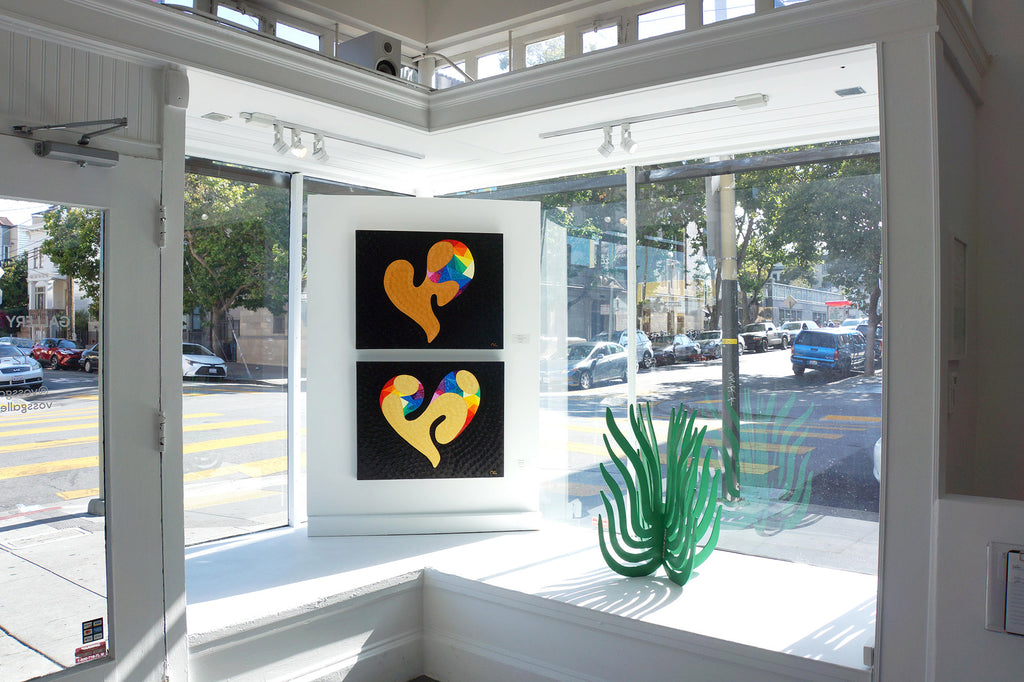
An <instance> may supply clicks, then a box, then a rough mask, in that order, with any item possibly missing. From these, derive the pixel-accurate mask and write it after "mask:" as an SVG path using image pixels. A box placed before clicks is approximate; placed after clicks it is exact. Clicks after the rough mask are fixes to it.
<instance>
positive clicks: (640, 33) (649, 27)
mask: <svg viewBox="0 0 1024 682" xmlns="http://www.w3.org/2000/svg"><path fill="white" fill-rule="evenodd" d="M636 28H637V38H639V39H640V40H643V39H645V38H653V37H654V36H660V35H664V34H666V33H674V32H676V31H682V30H684V29H685V28H686V5H673V6H672V7H666V8H665V9H659V10H656V11H654V12H646V13H645V14H641V15H640V16H639V17H637V27H636Z"/></svg>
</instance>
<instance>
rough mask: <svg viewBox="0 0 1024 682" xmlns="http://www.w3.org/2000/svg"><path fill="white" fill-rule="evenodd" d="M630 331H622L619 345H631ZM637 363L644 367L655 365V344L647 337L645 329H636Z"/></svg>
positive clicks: (624, 346) (648, 367)
mask: <svg viewBox="0 0 1024 682" xmlns="http://www.w3.org/2000/svg"><path fill="white" fill-rule="evenodd" d="M628 344H629V332H622V333H621V334H620V335H619V345H620V346H622V347H623V348H628V347H629V345H628ZM636 364H638V365H639V366H640V367H642V368H644V369H650V368H651V367H654V344H652V343H651V340H650V339H649V338H647V334H644V333H643V331H641V330H639V329H637V330H636Z"/></svg>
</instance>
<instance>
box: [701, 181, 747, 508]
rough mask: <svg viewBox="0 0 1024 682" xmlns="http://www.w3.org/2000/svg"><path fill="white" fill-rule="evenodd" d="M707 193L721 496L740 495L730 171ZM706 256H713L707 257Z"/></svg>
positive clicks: (733, 199)
mask: <svg viewBox="0 0 1024 682" xmlns="http://www.w3.org/2000/svg"><path fill="white" fill-rule="evenodd" d="M705 190H706V194H707V230H708V246H709V250H710V252H711V254H713V258H714V260H713V261H712V263H711V265H712V269H714V261H717V262H718V267H719V268H720V269H721V284H720V289H719V292H718V293H719V298H718V299H717V300H718V312H719V315H720V317H721V329H722V468H723V470H724V472H723V477H722V497H724V498H725V499H726V500H731V501H734V500H738V499H739V497H740V469H739V454H740V430H739V416H740V362H739V340H738V331H739V329H738V327H739V320H738V319H737V318H736V300H737V295H738V282H737V275H738V272H737V268H736V196H735V185H734V178H733V176H732V175H731V174H727V175H716V176H712V177H709V178H708V179H707V180H706V182H705ZM709 260H712V259H711V258H709Z"/></svg>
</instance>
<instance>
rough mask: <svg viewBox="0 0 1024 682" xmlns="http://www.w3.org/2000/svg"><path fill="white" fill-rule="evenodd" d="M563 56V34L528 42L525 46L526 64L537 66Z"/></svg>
mask: <svg viewBox="0 0 1024 682" xmlns="http://www.w3.org/2000/svg"><path fill="white" fill-rule="evenodd" d="M564 57H565V35H564V34H559V35H557V36H554V37H553V38H548V39H547V40H541V41H538V42H536V43H530V44H529V45H527V46H526V66H527V68H529V67H531V66H537V65H538V64H546V63H547V62H553V61H557V60H559V59H563V58H564Z"/></svg>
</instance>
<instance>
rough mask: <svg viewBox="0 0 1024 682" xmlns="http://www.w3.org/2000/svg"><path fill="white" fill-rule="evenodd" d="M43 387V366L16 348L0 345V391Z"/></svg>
mask: <svg viewBox="0 0 1024 682" xmlns="http://www.w3.org/2000/svg"><path fill="white" fill-rule="evenodd" d="M42 385H43V366H42V365H40V364H39V362H38V361H36V360H35V359H33V358H32V357H31V356H29V355H26V354H25V353H23V352H22V351H21V349H20V348H18V347H17V346H12V345H10V344H6V343H5V344H0V391H6V390H10V389H17V388H25V389H30V390H36V389H37V388H39V387H40V386H42Z"/></svg>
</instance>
